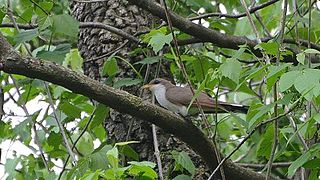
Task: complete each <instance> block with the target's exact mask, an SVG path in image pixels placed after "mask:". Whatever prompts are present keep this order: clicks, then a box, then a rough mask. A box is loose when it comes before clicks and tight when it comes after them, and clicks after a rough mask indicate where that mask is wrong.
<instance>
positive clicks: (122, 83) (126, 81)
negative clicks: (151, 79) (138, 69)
mask: <svg viewBox="0 0 320 180" xmlns="http://www.w3.org/2000/svg"><path fill="white" fill-rule="evenodd" d="M142 82H143V80H142V79H133V78H123V79H120V80H118V81H116V82H115V83H114V84H113V87H114V88H120V87H128V86H134V85H137V84H140V83H142Z"/></svg>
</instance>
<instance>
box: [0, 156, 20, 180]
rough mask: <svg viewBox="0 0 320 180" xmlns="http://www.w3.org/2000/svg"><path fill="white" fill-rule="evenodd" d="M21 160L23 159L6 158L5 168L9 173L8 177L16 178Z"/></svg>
mask: <svg viewBox="0 0 320 180" xmlns="http://www.w3.org/2000/svg"><path fill="white" fill-rule="evenodd" d="M20 161H21V159H20V158H15V159H7V160H6V164H5V165H4V168H5V172H6V173H8V174H9V177H7V179H15V176H16V174H17V171H16V170H15V169H16V167H17V165H18V163H19V162H20Z"/></svg>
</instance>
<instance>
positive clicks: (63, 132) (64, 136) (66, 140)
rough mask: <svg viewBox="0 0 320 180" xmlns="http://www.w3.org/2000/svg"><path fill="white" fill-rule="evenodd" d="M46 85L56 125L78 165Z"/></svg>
mask: <svg viewBox="0 0 320 180" xmlns="http://www.w3.org/2000/svg"><path fill="white" fill-rule="evenodd" d="M43 83H44V86H45V88H46V91H47V94H48V99H49V104H50V106H51V108H52V110H53V116H54V119H55V121H56V123H57V124H58V127H59V129H60V132H61V134H62V137H63V141H64V143H65V145H66V147H67V150H68V152H69V155H70V156H71V159H72V161H73V162H74V163H75V164H76V158H75V155H74V153H73V151H72V149H71V147H70V144H69V141H68V138H67V135H66V132H65V131H64V127H63V125H62V123H61V121H60V119H59V118H58V115H57V111H56V109H55V107H54V103H53V99H52V96H51V92H50V89H49V86H48V84H47V82H43Z"/></svg>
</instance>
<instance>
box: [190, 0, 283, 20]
mask: <svg viewBox="0 0 320 180" xmlns="http://www.w3.org/2000/svg"><path fill="white" fill-rule="evenodd" d="M278 1H279V0H272V1H268V2H265V3H263V4H260V5H258V6H255V7H252V8H250V9H249V12H250V13H254V12H256V11H258V10H260V9H263V8H265V7H267V6H270V5H272V4H274V3H276V2H278ZM214 16H217V17H219V18H222V17H226V18H241V17H245V16H246V13H245V12H244V13H240V14H235V15H233V14H221V13H208V14H202V15H199V16H196V17H191V18H189V20H191V21H192V20H198V19H203V18H209V17H214Z"/></svg>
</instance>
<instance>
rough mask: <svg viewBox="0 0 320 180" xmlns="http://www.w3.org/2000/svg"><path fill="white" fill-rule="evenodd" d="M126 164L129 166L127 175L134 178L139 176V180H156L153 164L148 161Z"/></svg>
mask: <svg viewBox="0 0 320 180" xmlns="http://www.w3.org/2000/svg"><path fill="white" fill-rule="evenodd" d="M128 164H131V167H130V170H129V173H130V174H133V175H135V176H137V175H138V176H140V177H141V179H156V178H157V177H158V175H157V173H156V172H155V171H154V170H153V169H152V168H154V167H155V164H154V163H152V162H148V161H141V162H136V161H130V162H128Z"/></svg>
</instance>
